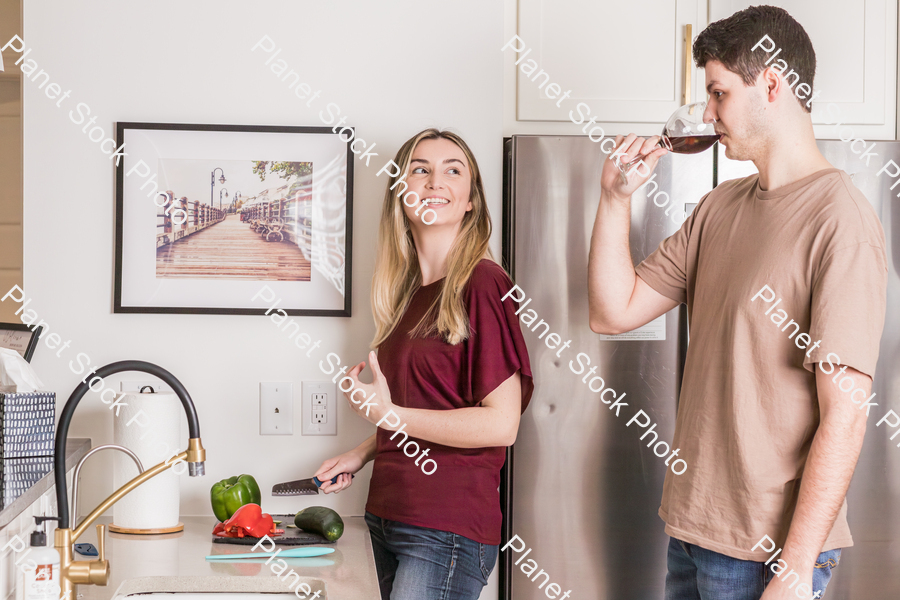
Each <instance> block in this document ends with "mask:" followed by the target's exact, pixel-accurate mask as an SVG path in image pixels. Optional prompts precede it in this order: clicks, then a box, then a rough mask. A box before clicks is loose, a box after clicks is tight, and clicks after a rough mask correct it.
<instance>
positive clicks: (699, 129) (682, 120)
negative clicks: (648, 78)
mask: <svg viewBox="0 0 900 600" xmlns="http://www.w3.org/2000/svg"><path fill="white" fill-rule="evenodd" d="M705 111H706V102H695V103H694V104H686V105H684V106H682V107H681V108H679V109H678V110H676V111H675V112H674V113H672V116H671V117H669V120H668V122H667V123H666V126H665V127H664V128H663V131H662V136H661V137H660V138H659V144H658V145H659V147H660V148H665V149H666V150H668V151H669V152H677V153H678V154H697V153H698V152H703V151H704V150H706V149H707V148H709V147H711V146H712V145H713V144H715V143H716V142H717V141H718V139H719V137H720V136H719V134H717V133H716V132H715V125H714V124H713V123H704V122H703V113H704V112H705ZM647 154H649V152H648V153H647ZM647 154H641V155H640V156H636V157H634V158H633V159H632V160H630V161H629V162H628V163H626V164H624V165H623V164H621V163H619V162H617V163H616V166H618V167H619V174H620V176H621V178H622V183H628V178H627V175H628V173H630V172H631V171H632V170H634V167H635V166H636V165H637V164H638V163H640V162H641V161H642V160H643V159H645V158H646V157H647Z"/></svg>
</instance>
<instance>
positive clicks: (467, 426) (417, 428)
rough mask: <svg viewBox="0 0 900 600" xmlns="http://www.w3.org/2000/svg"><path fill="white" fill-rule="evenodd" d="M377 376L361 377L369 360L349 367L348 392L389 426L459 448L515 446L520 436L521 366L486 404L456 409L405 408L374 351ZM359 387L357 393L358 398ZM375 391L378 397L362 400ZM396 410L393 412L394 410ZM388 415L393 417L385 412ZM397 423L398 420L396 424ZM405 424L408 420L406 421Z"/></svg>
mask: <svg viewBox="0 0 900 600" xmlns="http://www.w3.org/2000/svg"><path fill="white" fill-rule="evenodd" d="M369 361H370V365H371V368H372V373H373V375H374V379H373V381H372V383H363V382H361V381H360V380H359V373H360V372H361V371H362V370H363V368H364V367H365V364H366V363H364V362H363V363H359V364H358V365H356V366H355V367H353V369H352V370H351V371H350V372H349V373H347V376H348V377H350V378H351V379H353V389H351V390H350V391H349V392H345V393H344V396H346V397H347V399H348V400H349V401H350V402H351V406H353V408H355V409H358V410H359V414H360V416H362V417H363V418H364V419H366V420H367V421H369V422H371V423H375V424H378V423H379V421H380V422H381V424H380V425H378V426H379V427H382V428H383V429H386V430H388V431H396V430H398V429H400V428H403V431H404V432H406V433H407V434H409V435H410V436H412V437H416V438H419V439H422V440H425V441H428V442H434V443H436V444H442V445H444V446H452V447H454V448H491V447H495V446H511V445H512V444H513V442H515V441H516V434H517V432H518V430H519V417H520V415H521V411H522V384H521V376H520V374H519V371H516V372H515V373H513V374H512V375H511V376H510V377H509V378H508V379H507V380H506V381H504V382H503V383H501V384H500V385H499V386H497V388H496V389H494V391H492V392H491V393H490V394H488V395H487V396H486V397H485V398H484V400H482V401H481V406H473V407H470V408H457V409H453V410H426V409H421V408H404V407H402V406H396V405H395V404H393V403H392V402H391V393H390V390H389V389H388V386H387V382H386V381H385V379H384V375H383V374H382V373H381V369H380V368H379V366H378V357H376V356H375V353H374V352H370V353H369ZM354 392H356V394H355V395H356V398H354V397H353V396H354ZM363 392H364V394H363V398H369V397H371V396H372V394H373V393H374V394H375V396H374V397H373V398H372V402H368V401H366V402H364V403H363V402H362V401H361V400H360V394H362V393H363ZM390 413H393V414H390ZM385 415H387V417H385ZM394 423H396V425H394ZM404 424H405V425H406V426H405V427H403V426H404Z"/></svg>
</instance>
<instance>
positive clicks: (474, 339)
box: [366, 259, 534, 544]
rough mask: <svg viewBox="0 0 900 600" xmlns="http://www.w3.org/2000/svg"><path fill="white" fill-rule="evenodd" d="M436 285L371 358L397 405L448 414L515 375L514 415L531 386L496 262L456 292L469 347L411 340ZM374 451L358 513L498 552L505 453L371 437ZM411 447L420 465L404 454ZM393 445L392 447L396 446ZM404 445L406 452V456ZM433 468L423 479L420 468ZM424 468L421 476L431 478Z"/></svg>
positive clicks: (383, 434) (423, 292)
mask: <svg viewBox="0 0 900 600" xmlns="http://www.w3.org/2000/svg"><path fill="white" fill-rule="evenodd" d="M443 282H444V280H443V279H441V280H439V281H435V282H434V283H432V284H429V285H426V286H423V287H421V288H419V290H418V291H416V293H415V295H413V297H412V299H411V300H410V303H409V307H408V308H407V310H406V313H404V315H403V318H402V319H401V320H400V322H399V323H398V325H397V327H396V328H395V329H394V331H393V332H392V333H391V335H390V336H388V338H387V339H386V340H385V341H384V343H382V344H381V346H380V347H379V349H378V362H379V364H380V365H381V369H382V372H383V373H384V375H385V378H386V379H387V383H388V387H389V388H390V390H391V401H392V402H393V403H394V404H396V405H398V406H405V407H410V408H424V409H429V410H452V409H456V408H466V407H471V406H479V405H480V404H481V401H482V400H483V399H484V398H485V397H486V396H487V395H488V394H490V393H491V392H492V391H494V390H495V389H496V388H497V387H498V386H499V385H500V384H501V383H503V382H504V381H506V380H507V379H509V378H510V376H512V375H513V373H515V372H516V371H520V372H521V380H522V411H524V410H525V408H526V407H527V406H528V401H529V400H530V399H531V392H532V391H533V390H534V384H533V382H532V378H531V365H530V363H529V361H528V350H527V349H526V347H525V340H524V338H523V337H522V330H521V329H520V327H519V318H518V317H517V316H516V314H515V307H514V303H512V302H501V301H500V298H502V297H503V295H504V294H506V293H507V292H508V291H509V290H510V289H511V288H512V286H513V284H512V281H510V279H509V277H508V276H507V275H506V272H505V271H504V270H503V269H502V268H501V267H500V266H499V265H498V264H497V263H495V262H493V261H491V260H487V259H483V260H482V261H481V262H480V263H479V264H478V265H477V266H476V267H475V270H474V271H473V272H472V277H471V278H470V279H469V283H468V285H467V286H466V289H465V291H464V298H465V304H466V311H467V313H468V316H469V331H470V335H469V338H468V339H466V340H463V341H462V342H460V343H459V344H456V345H455V346H454V345H451V344H448V343H446V342H444V341H443V340H442V339H440V338H439V337H437V336H435V337H429V338H421V337H417V338H411V337H410V336H409V332H410V331H412V330H413V329H414V328H415V326H416V324H417V323H418V322H419V319H420V318H421V317H422V315H424V314H425V313H426V312H427V310H428V307H429V306H431V303H432V301H433V300H434V299H435V298H436V297H437V296H438V294H439V292H440V290H441V286H442V285H443ZM377 435H378V437H377V440H378V446H377V454H376V456H375V466H374V468H373V470H372V482H371V484H370V486H369V500H368V503H367V504H366V510H367V511H369V512H370V513H372V514H374V515H377V516H379V517H381V518H384V519H390V520H391V521H399V522H401V523H407V524H409V525H418V526H419V527H430V528H432V529H439V530H441V531H450V532H453V533H456V534H459V535H462V536H465V537H467V538H469V539H472V540H475V541H476V542H481V543H483V544H499V543H500V522H501V518H502V517H501V514H500V492H499V490H498V487H499V486H500V469H501V467H503V463H504V461H505V460H506V448H504V447H494V448H452V447H450V446H442V445H440V444H435V443H434V442H427V441H424V440H421V439H417V438H413V437H410V438H408V440H405V439H404V435H403V434H402V433H400V434H397V435H396V437H395V438H394V440H393V441H392V440H391V439H390V438H391V436H392V435H395V433H394V432H391V431H386V430H384V429H381V428H379V429H378V434H377ZM409 440H412V441H414V442H416V444H418V447H419V454H421V452H422V450H424V449H425V448H429V449H430V452H429V453H428V456H427V457H426V458H422V459H420V460H419V466H416V464H415V461H416V460H417V456H416V455H415V454H414V455H413V456H412V458H410V457H409V456H406V455H405V454H404V453H403V447H404V446H405V445H406V442H408V441H409ZM398 442H400V446H399V447H398V445H397V444H398ZM414 450H415V447H413V446H410V447H409V448H408V449H407V452H409V453H412V452H413V451H414ZM429 458H430V459H433V460H434V461H435V463H436V464H437V469H436V470H435V471H434V473H432V474H431V475H426V474H425V472H423V470H422V468H421V467H422V465H423V464H424V462H425V461H426V460H427V459H429ZM433 467H434V465H432V464H431V463H429V464H428V466H427V467H426V469H425V470H426V471H431V470H432V468H433Z"/></svg>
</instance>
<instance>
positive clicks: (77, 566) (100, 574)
mask: <svg viewBox="0 0 900 600" xmlns="http://www.w3.org/2000/svg"><path fill="white" fill-rule="evenodd" d="M122 371H141V372H143V373H149V374H150V375H155V376H156V377H159V378H160V379H162V380H163V381H164V382H166V383H167V384H168V385H169V387H171V388H172V389H173V390H174V391H175V394H176V395H177V396H178V397H179V398H180V399H181V404H182V406H183V407H184V412H185V414H186V415H187V421H188V431H189V438H190V439H189V440H188V448H187V450H185V451H184V452H182V453H181V454H179V455H177V456H174V457H172V458H169V459H168V460H166V461H164V462H161V463H159V464H158V465H156V466H154V467H151V468H149V469H147V470H146V471H144V472H143V473H141V474H140V475H138V476H137V477H135V478H134V479H132V480H131V481H129V482H128V483H126V484H125V485H123V486H122V487H121V488H119V489H118V490H116V491H115V492H113V493H112V494H111V495H110V496H109V498H107V499H106V500H104V501H103V502H101V503H100V504H99V505H98V506H97V508H95V509H94V510H93V511H92V512H91V513H90V514H89V515H88V516H86V517H85V518H84V519H83V520H82V521H81V523H80V524H79V525H78V526H77V527H75V528H74V529H73V528H70V526H69V505H68V494H67V490H66V436H67V435H68V432H69V423H70V422H71V420H72V414H73V413H74V412H75V408H76V407H77V406H78V402H79V401H80V400H81V398H82V397H83V396H84V394H85V393H86V392H87V391H88V389H89V384H90V383H91V382H93V381H94V379H95V378H96V377H99V378H100V379H103V378H104V377H107V376H109V375H112V374H114V373H120V372H122ZM179 460H184V461H186V462H187V463H188V474H189V475H190V476H191V477H198V476H201V475H203V474H204V473H205V462H204V461H205V460H206V450H204V449H203V445H202V444H201V443H200V423H199V422H198V420H197V411H196V409H195V408H194V403H193V402H192V401H191V397H190V395H189V394H188V393H187V390H186V389H184V386H183V385H182V384H181V382H180V381H178V380H177V379H176V378H175V376H174V375H172V374H171V373H169V372H168V371H166V370H165V369H163V368H162V367H159V366H157V365H154V364H153V363H149V362H144V361H141V360H123V361H119V362H114V363H110V364H108V365H106V366H104V367H100V368H99V369H97V371H96V373H95V375H94V377H90V378H87V377H86V378H85V380H84V381H82V383H81V384H80V385H79V386H78V387H76V388H75V391H73V392H72V395H71V396H69V400H68V401H67V402H66V405H65V407H63V411H62V414H61V415H60V417H59V425H58V427H57V431H56V448H55V451H54V456H53V471H54V477H55V480H56V508H57V514H58V515H59V528H58V529H57V530H56V534H55V536H54V544H53V545H54V546H55V547H56V549H57V550H58V551H59V569H60V578H59V586H60V599H61V600H75V598H76V594H75V591H76V588H75V586H77V585H106V584H107V583H108V582H109V561H108V560H106V525H97V549H98V551H99V554H100V556H99V558H98V559H97V560H80V561H76V560H74V556H73V554H72V544H74V543H75V541H76V540H77V539H78V538H79V537H81V536H82V535H83V534H84V532H85V531H86V530H87V528H88V527H90V526H91V524H92V523H93V522H94V521H96V520H97V517H99V516H100V515H101V514H103V513H104V512H105V511H106V510H107V509H109V507H111V506H112V505H113V504H115V503H116V502H118V501H119V500H120V499H121V498H122V496H124V495H125V494H127V493H128V492H130V491H131V490H133V489H134V488H136V487H138V486H139V485H141V484H142V483H144V482H145V481H147V480H148V479H150V478H151V477H154V476H155V475H158V474H160V473H162V472H163V471H165V470H166V469H168V468H170V467H171V466H172V465H173V464H175V463H176V462H178V461H179ZM73 518H77V515H73Z"/></svg>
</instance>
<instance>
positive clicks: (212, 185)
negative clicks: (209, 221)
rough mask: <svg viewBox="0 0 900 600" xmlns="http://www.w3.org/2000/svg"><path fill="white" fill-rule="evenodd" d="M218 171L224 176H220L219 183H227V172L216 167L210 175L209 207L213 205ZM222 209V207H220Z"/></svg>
mask: <svg viewBox="0 0 900 600" xmlns="http://www.w3.org/2000/svg"><path fill="white" fill-rule="evenodd" d="M216 171H222V175H220V176H219V183H225V171H224V169H222V167H216V168H215V169H213V170H212V172H211V173H210V174H209V205H210V206H212V205H213V190H214V189H215V187H216ZM219 208H221V206H220V207H219Z"/></svg>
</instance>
